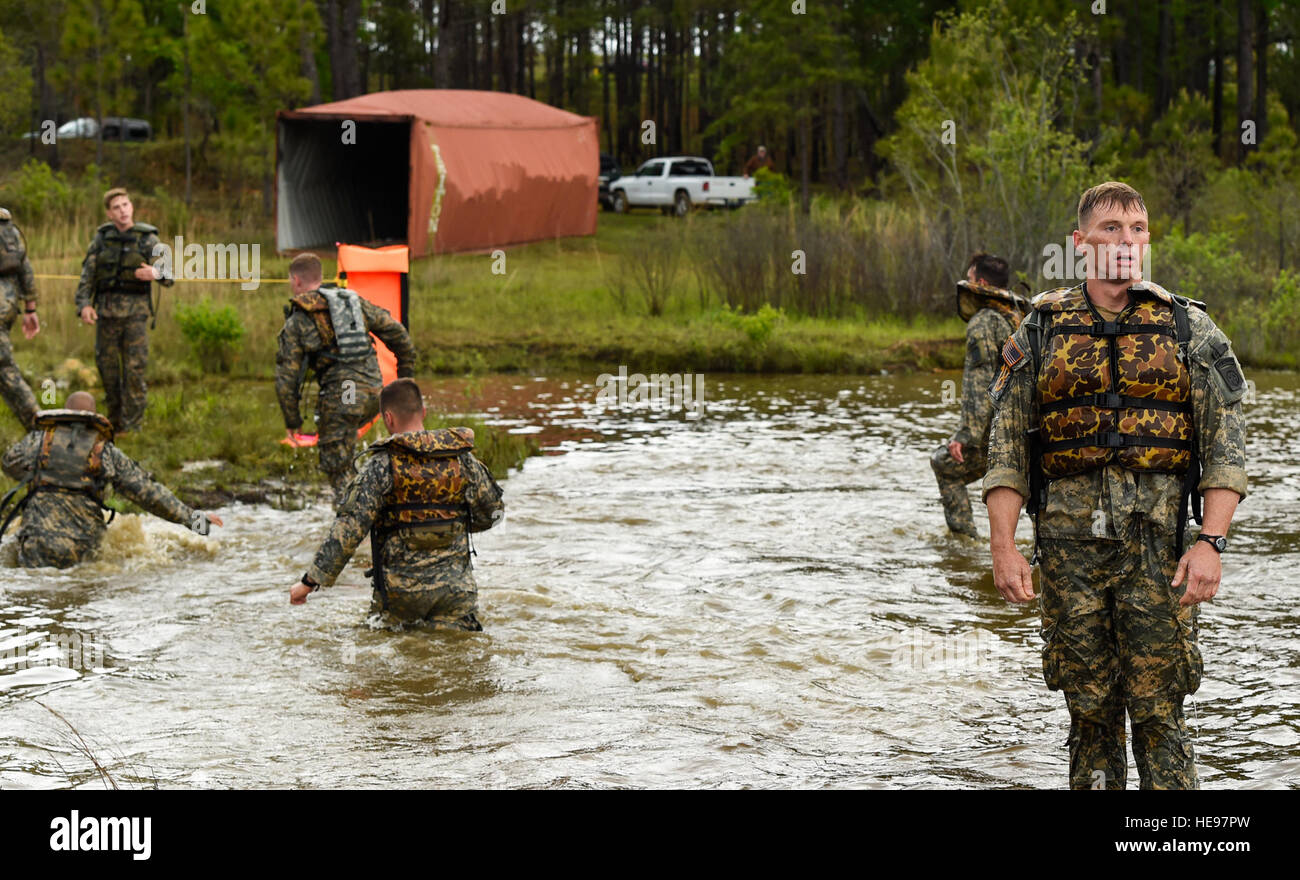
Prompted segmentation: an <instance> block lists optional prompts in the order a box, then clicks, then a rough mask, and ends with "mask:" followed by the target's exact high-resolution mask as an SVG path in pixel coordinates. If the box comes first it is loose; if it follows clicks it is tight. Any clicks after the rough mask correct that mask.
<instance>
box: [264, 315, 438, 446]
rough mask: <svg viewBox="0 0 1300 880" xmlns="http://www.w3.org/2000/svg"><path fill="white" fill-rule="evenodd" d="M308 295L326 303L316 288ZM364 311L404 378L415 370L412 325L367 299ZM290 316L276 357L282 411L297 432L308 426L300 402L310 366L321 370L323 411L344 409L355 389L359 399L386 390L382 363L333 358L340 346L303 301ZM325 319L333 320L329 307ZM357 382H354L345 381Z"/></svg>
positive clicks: (368, 324)
mask: <svg viewBox="0 0 1300 880" xmlns="http://www.w3.org/2000/svg"><path fill="white" fill-rule="evenodd" d="M305 296H307V297H316V298H318V299H320V300H321V301H322V302H323V301H324V298H323V297H321V296H320V294H319V293H316V292H314V291H313V292H311V293H309V294H306V295H305ZM361 311H362V312H363V314H364V315H365V318H366V329H367V330H369V331H370V332H371V333H373V334H374V335H375V336H377V337H379V339H380V340H382V341H383V343H384V345H386V346H388V349H389V350H390V351H391V352H392V353H393V354H394V355H395V356H396V358H397V375H398V377H399V378H400V377H406V376H413V375H414V374H415V346H414V345H413V344H412V342H411V336H410V334H409V333H407V332H406V328H405V327H403V326H402V325H401V323H400V322H398V321H397V320H395V319H394V318H393V316H392V315H390V314H389V313H388V311H387V310H386V309H382V308H380V307H379V306H377V305H375V304H374V303H372V302H369V301H368V300H366V298H365V297H361ZM287 312H288V313H287V314H286V316H285V321H284V327H283V328H282V329H281V330H280V342H279V349H278V350H277V352H276V355H275V395H276V397H277V398H279V400H280V411H281V413H282V414H283V415H284V426H285V427H286V428H288V429H289V430H291V431H296V430H297V429H298V428H299V427H301V426H302V413H301V412H300V410H299V404H300V401H301V394H302V388H301V386H302V380H303V377H304V375H305V374H306V371H307V370H308V369H309V368H310V369H311V370H312V372H314V373H315V374H316V381H317V382H318V383H319V384H320V399H319V403H318V406H319V407H320V410H321V412H322V413H325V412H329V411H330V410H338V409H343V408H344V403H343V402H344V401H346V398H347V393H348V391H349V390H351V391H352V393H353V394H354V395H355V396H356V397H358V398H359V397H360V396H361V395H363V394H378V393H379V392H380V390H382V388H383V384H384V380H383V377H382V376H380V374H379V361H378V360H377V359H376V358H375V357H374V356H373V354H372V356H371V357H369V358H366V359H363V360H358V361H334V360H333V358H331V357H330V354H331V352H332V351H336V350H337V346H336V345H335V343H334V340H333V339H332V338H331V339H329V340H328V341H327V340H324V339H322V338H321V330H320V327H319V326H318V325H317V323H316V320H315V319H313V317H312V314H319V313H318V312H317V313H308V312H306V311H304V310H303V309H302V308H301V307H299V306H297V305H291V306H290V307H289V308H288V310H287ZM324 315H325V318H324V320H325V321H326V322H327V323H328V321H329V317H328V316H329V311H328V310H326V311H325V313H324ZM348 382H351V383H352V385H351V386H348V385H347V384H345V383H348Z"/></svg>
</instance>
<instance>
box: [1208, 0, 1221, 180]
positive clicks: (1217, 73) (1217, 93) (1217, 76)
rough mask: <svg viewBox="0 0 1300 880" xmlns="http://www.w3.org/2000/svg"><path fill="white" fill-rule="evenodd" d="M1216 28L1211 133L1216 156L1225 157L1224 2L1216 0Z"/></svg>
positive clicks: (1214, 15)
mask: <svg viewBox="0 0 1300 880" xmlns="http://www.w3.org/2000/svg"><path fill="white" fill-rule="evenodd" d="M1210 15H1211V16H1212V19H1211V23H1212V25H1213V27H1214V99H1213V101H1212V102H1211V103H1212V105H1213V108H1214V110H1213V116H1214V121H1213V123H1212V128H1211V132H1212V134H1213V137H1214V155H1216V156H1218V157H1219V158H1222V157H1223V0H1214V7H1213V9H1212V10H1211V11H1210Z"/></svg>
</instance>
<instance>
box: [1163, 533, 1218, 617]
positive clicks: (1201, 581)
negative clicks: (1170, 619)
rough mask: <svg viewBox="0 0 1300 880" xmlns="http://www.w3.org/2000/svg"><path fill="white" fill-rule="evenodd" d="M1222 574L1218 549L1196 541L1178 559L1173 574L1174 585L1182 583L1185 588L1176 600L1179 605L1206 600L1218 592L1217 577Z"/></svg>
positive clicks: (1177, 585)
mask: <svg viewBox="0 0 1300 880" xmlns="http://www.w3.org/2000/svg"><path fill="white" fill-rule="evenodd" d="M1222 575H1223V564H1222V562H1221V561H1220V560H1219V551H1217V550H1215V549H1214V548H1213V547H1211V546H1210V545H1209V544H1206V543H1205V542H1204V541H1197V542H1196V543H1195V544H1194V545H1192V549H1190V550H1188V551H1187V552H1186V553H1184V554H1183V558H1182V559H1180V560H1178V571H1177V572H1176V573H1175V574H1174V582H1173V586H1174V587H1180V586H1182V585H1183V584H1184V583H1186V584H1187V589H1186V590H1184V591H1183V597H1182V598H1181V599H1179V600H1178V604H1179V605H1195V604H1197V603H1198V602H1207V601H1209V600H1210V599H1213V598H1214V595H1215V594H1216V593H1218V592H1219V578H1220V577H1222Z"/></svg>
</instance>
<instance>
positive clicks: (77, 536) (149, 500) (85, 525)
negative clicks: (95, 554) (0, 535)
mask: <svg viewBox="0 0 1300 880" xmlns="http://www.w3.org/2000/svg"><path fill="white" fill-rule="evenodd" d="M44 436H45V435H44V432H43V431H31V432H30V433H28V434H27V436H25V437H24V438H23V439H22V440H19V441H18V442H17V443H15V444H14V445H13V446H11V447H10V448H9V451H8V452H6V453H5V455H4V460H3V462H0V466H2V467H3V468H4V472H5V473H6V474H8V475H9V476H10V477H12V478H13V479H15V480H18V481H20V482H25V481H27V480H29V479H31V478H32V476H33V474H34V472H35V469H36V463H37V460H38V459H39V458H40V454H41V442H42V439H43V438H44ZM102 461H103V470H102V471H101V472H100V482H101V485H103V486H105V487H107V486H109V485H111V486H112V488H113V491H114V492H116V493H117V494H119V495H121V496H123V497H124V498H127V499H129V500H130V501H133V502H135V503H136V504H138V505H139V506H140V507H142V508H144V509H145V510H147V511H148V512H149V513H152V514H153V515H154V516H157V517H160V518H162V519H165V520H167V521H168V522H174V523H180V524H181V525H184V526H190V527H192V526H193V523H194V516H195V511H194V510H192V509H191V508H190V507H189V506H188V505H186V504H184V503H182V502H181V501H180V500H179V499H178V498H177V497H176V496H175V495H173V494H172V493H171V491H170V490H169V489H168V488H167V487H166V486H164V485H162V484H161V483H156V482H154V480H153V479H152V478H151V477H150V475H149V474H148V473H146V472H145V471H144V470H143V469H142V468H141V467H140V466H139V465H138V464H136V463H135V462H134V461H132V460H131V459H130V458H128V457H127V456H126V454H125V453H123V452H122V451H121V450H119V449H118V448H117V447H116V446H115V445H113V443H112V442H111V441H110V442H108V443H106V444H104V453H103V460H102ZM22 516H23V527H22V531H21V533H20V535H33V534H34V535H43V536H50V537H54V538H59V539H67V540H68V541H69V542H70V543H72V544H74V545H76V546H79V547H82V548H86V549H89V548H93V547H94V546H96V545H97V544H98V543H99V541H100V540H101V538H102V537H103V534H104V530H105V526H104V516H103V514H102V513H101V508H100V506H99V504H98V503H97V502H96V501H95V500H94V499H92V498H90V497H89V496H87V495H83V494H75V493H69V492H38V493H37V494H36V495H35V496H34V497H33V498H32V500H31V501H30V502H28V504H27V506H26V507H25V508H24V509H23V514H22Z"/></svg>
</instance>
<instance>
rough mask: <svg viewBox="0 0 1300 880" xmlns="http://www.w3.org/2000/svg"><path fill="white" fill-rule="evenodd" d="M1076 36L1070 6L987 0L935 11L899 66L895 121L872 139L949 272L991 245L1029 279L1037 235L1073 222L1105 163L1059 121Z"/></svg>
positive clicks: (1054, 233)
mask: <svg viewBox="0 0 1300 880" xmlns="http://www.w3.org/2000/svg"><path fill="white" fill-rule="evenodd" d="M1079 36H1080V30H1079V25H1078V24H1077V22H1076V20H1075V19H1074V17H1073V16H1069V17H1066V18H1064V20H1063V21H1062V22H1061V23H1060V24H1053V23H1051V22H1049V21H1045V20H1035V19H1022V20H1016V19H1015V18H1014V17H1012V16H1009V15H1008V14H1007V10H1006V5H1005V3H1002V2H994V3H990V4H988V5H986V6H985V7H983V8H980V9H977V10H975V11H970V12H965V13H962V14H960V15H948V16H942V17H941V18H940V21H939V22H938V23H937V24H936V26H935V29H934V32H933V34H932V36H931V39H930V56H929V58H927V59H926V60H924V61H923V62H921V63H920V64H919V65H918V66H917V68H916V70H914V71H912V72H910V73H908V75H907V82H908V89H909V91H908V97H907V99H906V100H905V101H904V103H903V105H902V106H901V107H900V108H899V110H898V112H897V114H896V117H895V119H896V121H897V123H898V131H897V132H895V133H894V134H892V135H891V136H890V137H888V138H886V139H885V140H883V141H882V142H881V143H880V144H879V147H878V150H879V152H880V154H881V155H882V156H884V157H885V158H886V159H888V160H889V161H890V163H891V165H892V167H893V168H894V170H895V174H896V178H897V179H896V181H895V182H894V184H893V185H892V188H893V189H894V190H896V191H898V190H901V191H905V192H907V193H908V194H910V196H911V198H912V200H913V202H914V204H915V205H916V206H917V208H918V210H920V211H921V212H922V213H923V215H924V216H925V217H926V218H927V219H928V222H929V223H930V224H931V225H932V226H934V227H937V228H939V229H942V230H944V231H945V235H944V243H945V245H946V248H945V249H946V264H947V265H948V267H949V270H950V272H951V273H953V275H954V276H955V275H956V273H958V272H959V271H960V269H961V266H962V265H963V264H964V262H965V259H966V258H967V257H968V256H969V255H970V254H971V253H972V252H974V251H975V250H989V251H992V252H994V253H998V254H1000V255H1002V256H1004V257H1005V258H1006V259H1007V261H1008V262H1009V263H1010V265H1011V267H1012V269H1013V270H1015V271H1019V272H1021V273H1023V274H1024V275H1026V276H1027V277H1029V278H1032V279H1038V277H1039V271H1040V260H1041V254H1042V251H1043V247H1044V246H1045V245H1047V244H1049V243H1058V244H1059V243H1060V241H1061V240H1062V239H1063V237H1064V236H1065V234H1066V233H1067V232H1068V231H1069V230H1070V229H1072V228H1073V224H1072V223H1071V222H1070V219H1071V216H1072V214H1073V213H1074V208H1075V205H1076V204H1077V201H1078V197H1079V193H1080V192H1082V191H1083V190H1084V189H1086V188H1087V186H1088V185H1091V183H1093V182H1095V181H1096V180H1098V179H1105V176H1107V175H1108V174H1109V169H1106V168H1099V167H1097V166H1096V164H1092V165H1090V164H1089V162H1088V159H1087V148H1086V145H1085V144H1084V143H1083V142H1082V141H1080V140H1079V139H1078V138H1077V137H1076V136H1075V135H1074V134H1073V133H1072V131H1071V129H1070V125H1069V117H1068V113H1069V109H1070V108H1071V107H1072V106H1073V104H1072V101H1073V99H1074V96H1075V92H1076V90H1077V88H1078V86H1079V71H1078V65H1077V62H1076V60H1075V59H1074V57H1073V55H1072V53H1071V51H1070V48H1071V46H1072V45H1073V44H1074V43H1075V41H1076V40H1077V39H1078V37H1079Z"/></svg>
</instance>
